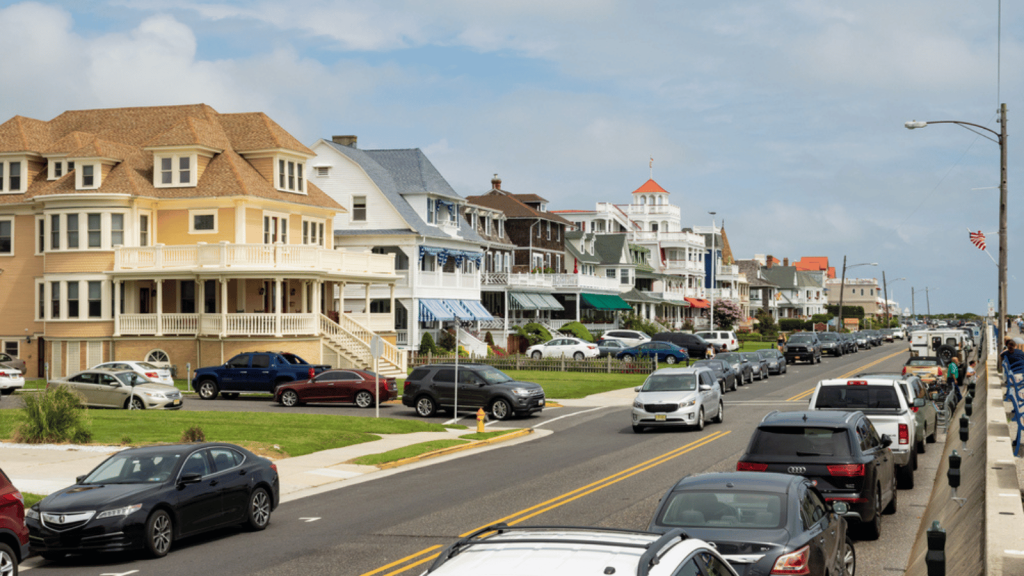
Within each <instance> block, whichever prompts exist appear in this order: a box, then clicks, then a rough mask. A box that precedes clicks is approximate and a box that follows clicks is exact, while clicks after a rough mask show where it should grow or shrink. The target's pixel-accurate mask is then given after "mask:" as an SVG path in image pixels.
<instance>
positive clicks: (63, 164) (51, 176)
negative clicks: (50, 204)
mask: <svg viewBox="0 0 1024 576" xmlns="http://www.w3.org/2000/svg"><path fill="white" fill-rule="evenodd" d="M46 169H47V170H48V175H47V180H59V179H60V178H61V177H63V176H64V175H65V174H68V173H70V172H72V171H74V169H75V163H74V161H72V160H64V159H63V158H50V159H49V161H47V163H46Z"/></svg>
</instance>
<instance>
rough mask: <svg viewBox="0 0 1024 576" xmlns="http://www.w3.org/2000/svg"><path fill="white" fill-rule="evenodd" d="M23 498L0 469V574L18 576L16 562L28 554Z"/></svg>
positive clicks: (18, 562)
mask: <svg viewBox="0 0 1024 576" xmlns="http://www.w3.org/2000/svg"><path fill="white" fill-rule="evenodd" d="M28 543H29V540H28V527H27V526H25V498H24V497H23V496H22V495H21V492H19V491H18V489H17V488H15V487H14V484H12V483H11V479H10V478H8V477H7V475H6V474H4V471H3V470H0V574H3V576H18V564H20V563H21V562H22V561H23V560H25V559H26V558H28V556H29V544H28Z"/></svg>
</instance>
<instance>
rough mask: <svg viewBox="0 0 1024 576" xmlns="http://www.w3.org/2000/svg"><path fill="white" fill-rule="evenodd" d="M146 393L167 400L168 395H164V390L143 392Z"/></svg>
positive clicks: (151, 396)
mask: <svg viewBox="0 0 1024 576" xmlns="http://www.w3.org/2000/svg"><path fill="white" fill-rule="evenodd" d="M143 394H144V395H146V396H149V397H150V398H155V399H157V400H166V399H167V397H166V396H164V395H163V392H143Z"/></svg>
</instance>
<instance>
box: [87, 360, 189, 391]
mask: <svg viewBox="0 0 1024 576" xmlns="http://www.w3.org/2000/svg"><path fill="white" fill-rule="evenodd" d="M91 370H114V371H121V370H131V371H132V372H135V373H136V374H138V375H139V376H141V377H143V378H145V379H146V380H149V381H150V382H156V383H158V384H166V385H168V386H174V378H172V377H171V371H170V370H168V369H166V368H157V367H156V366H154V365H152V364H150V363H149V362H136V361H135V360H118V361H116V362H104V363H102V364H97V365H95V366H93V367H92V368H91Z"/></svg>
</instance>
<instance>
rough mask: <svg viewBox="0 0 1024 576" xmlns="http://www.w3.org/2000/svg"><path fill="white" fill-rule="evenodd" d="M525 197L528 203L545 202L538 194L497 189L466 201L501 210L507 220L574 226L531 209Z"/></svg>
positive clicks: (563, 219)
mask: <svg viewBox="0 0 1024 576" xmlns="http://www.w3.org/2000/svg"><path fill="white" fill-rule="evenodd" d="M523 197H526V198H527V201H528V202H536V201H537V200H533V199H531V198H539V199H540V201H545V200H544V199H543V198H541V197H540V196H537V195H536V194H513V193H511V192H508V191H506V190H498V189H497V188H495V189H492V190H491V191H489V192H487V193H486V194H482V195H480V196H467V197H466V201H468V202H469V203H471V204H477V205H479V206H486V207H488V208H493V209H495V210H501V211H502V212H504V213H505V216H506V217H507V218H539V219H541V220H550V221H552V222H558V223H559V224H565V225H566V226H572V222H570V221H568V220H566V219H565V218H562V217H561V216H559V215H558V214H555V213H554V212H541V211H540V210H534V209H533V208H530V207H529V206H527V205H526V203H525V202H524V201H523V200H522V198H523Z"/></svg>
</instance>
